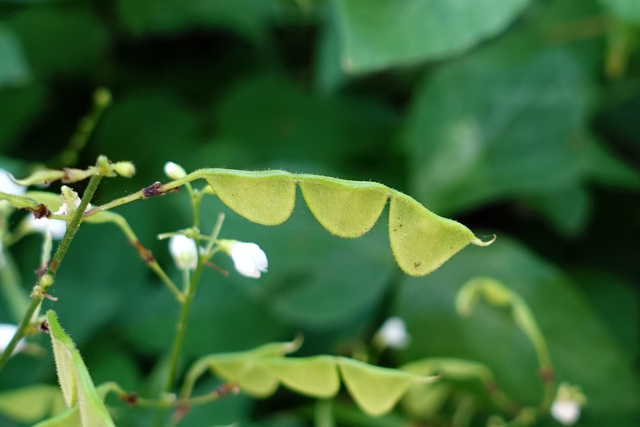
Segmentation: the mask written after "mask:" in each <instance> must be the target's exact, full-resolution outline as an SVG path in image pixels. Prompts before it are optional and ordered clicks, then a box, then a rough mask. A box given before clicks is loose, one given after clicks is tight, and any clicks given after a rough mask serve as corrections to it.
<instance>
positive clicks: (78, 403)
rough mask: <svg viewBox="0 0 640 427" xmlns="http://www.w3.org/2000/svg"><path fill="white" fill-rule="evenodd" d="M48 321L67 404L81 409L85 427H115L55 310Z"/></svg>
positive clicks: (61, 385) (50, 313)
mask: <svg viewBox="0 0 640 427" xmlns="http://www.w3.org/2000/svg"><path fill="white" fill-rule="evenodd" d="M47 321H48V323H49V334H50V336H51V342H52V344H53V354H54V357H55V362H56V369H57V371H58V380H59V382H60V388H61V389H62V394H63V396H64V399H65V403H66V404H67V406H68V407H74V406H75V407H77V408H78V410H79V412H80V421H81V424H82V426H83V427H111V426H115V424H114V423H113V420H112V419H111V416H110V415H109V412H108V411H107V408H106V407H105V406H104V403H103V402H102V399H101V398H100V396H99V395H98V392H97V391H96V388H95V386H94V385H93V382H92V381H91V377H90V376H89V372H88V371H87V367H86V366H85V364H84V362H83V360H82V357H81V356H80V353H79V352H78V350H77V349H76V346H75V344H73V341H71V338H69V336H68V335H67V334H66V333H65V332H64V330H63V329H62V327H61V326H60V323H59V322H58V318H57V316H56V314H55V312H54V311H53V310H49V311H48V312H47Z"/></svg>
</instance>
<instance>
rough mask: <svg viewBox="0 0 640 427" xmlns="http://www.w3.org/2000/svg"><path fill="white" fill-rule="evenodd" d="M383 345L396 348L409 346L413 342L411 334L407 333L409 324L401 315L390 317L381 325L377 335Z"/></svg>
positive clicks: (378, 340)
mask: <svg viewBox="0 0 640 427" xmlns="http://www.w3.org/2000/svg"><path fill="white" fill-rule="evenodd" d="M375 339H376V341H377V342H379V343H380V344H381V345H382V346H383V347H390V348H395V349H404V348H407V346H408V345H409V343H410V342H411V336H409V334H408V333H407V326H406V325H405V323H404V320H402V319H401V318H399V317H396V316H394V317H390V318H388V319H387V320H386V321H385V322H384V323H383V324H382V326H381V327H380V329H379V330H378V332H377V333H376V337H375Z"/></svg>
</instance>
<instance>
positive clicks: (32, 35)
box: [6, 8, 109, 77]
mask: <svg viewBox="0 0 640 427" xmlns="http://www.w3.org/2000/svg"><path fill="white" fill-rule="evenodd" d="M6 23H7V25H8V26H9V27H10V28H12V29H13V30H14V32H15V33H16V35H17V36H18V38H19V39H20V41H21V42H22V45H23V48H24V52H25V55H26V57H27V60H28V62H29V64H31V67H32V70H33V72H34V74H35V75H36V76H38V77H50V76H52V75H57V74H65V75H66V74H74V73H82V72H86V71H88V70H90V69H92V68H93V67H95V66H96V64H97V63H98V62H99V60H100V59H101V58H102V57H103V55H104V54H105V52H106V49H107V45H108V43H109V40H108V34H107V32H106V31H105V29H104V27H103V26H102V24H101V23H100V22H99V21H98V19H97V18H96V17H95V16H94V15H92V14H91V13H89V12H87V11H85V10H82V9H76V10H61V9H56V8H32V9H25V10H23V11H21V12H20V13H16V14H14V15H13V16H11V17H10V18H9V19H8V20H7V21H6Z"/></svg>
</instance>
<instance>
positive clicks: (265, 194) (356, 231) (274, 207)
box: [193, 169, 490, 276]
mask: <svg viewBox="0 0 640 427" xmlns="http://www.w3.org/2000/svg"><path fill="white" fill-rule="evenodd" d="M193 177H194V178H198V177H203V178H205V179H206V180H207V182H208V183H209V185H211V187H212V188H213V190H214V192H215V193H216V194H217V195H218V197H219V198H220V200H222V202H224V203H225V204H226V205H227V206H229V207H230V208H231V209H233V210H234V211H235V212H236V213H238V214H239V215H241V216H243V217H245V218H247V219H248V220H250V221H253V222H256V223H258V224H264V225H276V224H280V223H282V222H284V221H286V220H287V218H289V216H290V215H291V212H292V211H293V206H294V203H295V187H296V183H299V184H300V187H301V188H302V193H303V195H304V198H305V200H306V201H307V203H308V205H309V208H310V209H311V212H312V213H313V215H314V216H315V217H316V219H318V221H319V222H320V223H321V224H322V225H323V226H324V227H325V228H327V229H328V230H329V231H330V232H332V233H334V234H336V235H338V236H342V237H358V236H361V235H362V234H364V233H366V232H367V231H368V230H369V229H370V228H371V227H372V226H373V224H374V223H375V222H376V220H377V218H378V217H379V216H380V214H381V212H382V209H383V208H384V205H385V203H386V200H387V198H390V199H391V204H390V209H389V211H390V212H389V214H390V219H389V240H390V242H391V249H392V251H393V254H394V256H395V258H396V261H397V262H398V264H399V265H400V267H401V268H402V269H403V270H404V271H405V272H406V273H407V274H410V275H413V276H424V275H426V274H429V273H430V272H431V271H433V270H435V269H436V268H438V267H439V266H440V265H442V263H444V262H445V261H446V260H447V259H449V258H450V257H451V256H453V255H454V254H455V253H456V252H458V251H459V250H460V249H462V248H463V247H465V246H466V245H468V244H469V243H473V244H476V245H486V244H489V243H490V242H489V243H484V242H482V241H480V240H479V239H478V238H476V237H475V236H474V234H473V233H472V232H471V231H470V230H469V229H468V228H466V227H465V226H463V225H462V224H460V223H458V222H455V221H452V220H449V219H446V218H442V217H439V216H437V215H436V214H434V213H432V212H430V211H429V210H427V209H426V208H425V207H424V206H422V205H420V204H419V203H418V202H416V201H415V200H414V199H412V198H411V197H409V196H407V195H405V194H402V193H400V192H398V191H395V190H392V189H390V188H388V187H386V186H384V185H382V184H378V183H373V182H358V181H346V180H339V179H335V178H329V177H325V176H320V175H301V174H291V173H289V172H285V171H264V172H249V171H236V170H230V169H202V170H200V171H196V172H194V173H193Z"/></svg>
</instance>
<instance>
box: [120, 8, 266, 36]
mask: <svg viewBox="0 0 640 427" xmlns="http://www.w3.org/2000/svg"><path fill="white" fill-rule="evenodd" d="M277 9H278V4H277V3H276V2H273V1H270V0H262V1H260V2H254V1H252V0H236V1H234V2H233V3H229V2H227V1H225V0H188V1H184V2H178V3H177V2H175V1H171V0H121V1H119V2H118V13H119V15H120V18H121V19H122V21H124V23H125V24H126V25H127V27H128V28H129V29H130V30H131V31H132V32H133V33H134V34H137V35H144V34H148V33H151V34H154V33H155V34H158V33H160V34H162V33H176V32H183V31H187V30H188V29H190V28H193V27H205V28H210V27H212V28H225V29H229V30H232V31H235V32H236V33H237V34H239V35H242V36H245V37H247V38H249V39H252V40H254V41H256V42H260V41H262V40H261V39H263V38H264V37H265V36H266V35H267V31H268V29H269V27H268V24H269V23H270V20H271V19H272V15H273V14H274V12H275V11H277Z"/></svg>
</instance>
